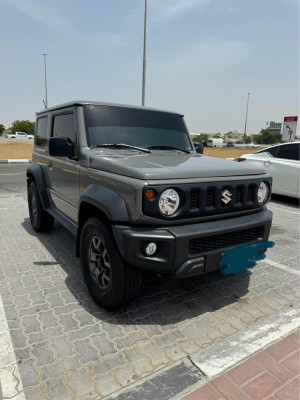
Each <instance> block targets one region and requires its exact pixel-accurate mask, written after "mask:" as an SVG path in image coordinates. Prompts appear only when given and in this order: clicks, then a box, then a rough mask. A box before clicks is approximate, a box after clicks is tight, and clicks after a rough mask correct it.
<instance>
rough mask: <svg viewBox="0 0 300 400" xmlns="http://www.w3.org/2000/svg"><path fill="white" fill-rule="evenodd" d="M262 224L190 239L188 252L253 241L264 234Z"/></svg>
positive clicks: (204, 250) (200, 251)
mask: <svg viewBox="0 0 300 400" xmlns="http://www.w3.org/2000/svg"><path fill="white" fill-rule="evenodd" d="M264 229H265V228H264V226H259V227H255V228H249V229H243V230H241V231H236V232H229V233H222V234H219V235H213V236H207V237H200V238H197V239H191V240H190V242H189V254H201V253H206V252H208V251H212V250H218V249H223V248H226V247H231V246H236V245H239V244H243V243H249V242H253V241H255V240H257V239H259V238H262V237H263V236H264Z"/></svg>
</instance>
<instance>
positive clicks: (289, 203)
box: [271, 193, 300, 209]
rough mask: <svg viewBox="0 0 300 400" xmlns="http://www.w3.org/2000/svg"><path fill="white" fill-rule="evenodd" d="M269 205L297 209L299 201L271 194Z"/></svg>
mask: <svg viewBox="0 0 300 400" xmlns="http://www.w3.org/2000/svg"><path fill="white" fill-rule="evenodd" d="M271 203H275V204H281V205H282V204H284V205H285V206H287V207H291V208H296V209H298V208H299V205H300V199H296V198H295V197H288V196H283V195H281V194H274V193H272V199H271Z"/></svg>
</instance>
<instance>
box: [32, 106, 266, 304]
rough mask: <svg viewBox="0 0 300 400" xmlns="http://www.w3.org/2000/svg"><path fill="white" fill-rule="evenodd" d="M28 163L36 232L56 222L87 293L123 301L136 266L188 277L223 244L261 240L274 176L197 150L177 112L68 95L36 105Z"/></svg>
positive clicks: (215, 261)
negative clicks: (67, 235)
mask: <svg viewBox="0 0 300 400" xmlns="http://www.w3.org/2000/svg"><path fill="white" fill-rule="evenodd" d="M34 143H35V146H34V151H33V155H32V161H33V163H32V164H31V165H30V167H29V168H28V170H27V184H28V204H29V213H30V219H31V223H32V226H33V228H34V229H35V230H36V231H48V230H50V229H51V227H52V225H53V222H54V220H55V219H56V220H57V221H59V222H60V223H61V224H62V225H63V226H64V227H66V228H67V229H68V230H69V231H70V232H72V233H73V234H74V235H75V236H76V238H77V241H76V253H77V255H78V256H80V259H81V263H82V267H83V273H84V278H85V281H86V284H87V287H88V289H89V291H90V293H91V295H92V296H93V297H94V298H95V300H96V301H97V302H99V303H100V304H101V305H103V306H104V307H107V308H116V307H120V306H122V305H124V304H127V303H129V302H130V301H131V300H132V299H133V298H134V297H135V296H136V294H137V293H138V291H139V288H140V285H141V277H142V271H143V270H148V271H153V272H155V273H157V274H160V275H163V276H169V277H174V278H185V277H192V276H196V275H200V274H203V273H207V272H210V271H216V270H219V268H220V262H221V260H222V256H223V254H224V252H225V251H227V250H228V249H229V250H230V249H236V248H239V247H240V246H245V245H251V244H254V243H258V242H263V241H266V240H267V239H268V237H269V231H270V226H271V220H272V213H271V212H270V211H268V210H267V208H266V203H267V202H268V201H269V199H270V195H271V178H270V176H269V175H267V174H266V173H265V170H264V169H260V168H259V169H258V168H256V169H254V168H249V167H247V166H244V165H241V164H237V163H232V162H231V161H227V160H221V159H218V158H212V157H205V156H203V155H202V154H198V153H197V152H196V151H195V149H194V147H193V144H192V142H191V139H190V136H189V133H188V130H187V128H186V125H185V122H184V119H183V116H182V115H181V114H177V113H173V112H167V111H161V110H155V109H148V108H141V107H131V106H121V105H114V104H106V103H96V102H87V101H74V102H71V103H67V104H63V105H60V106H57V107H52V108H48V109H46V110H43V111H41V112H38V113H37V120H36V132H35V139H34Z"/></svg>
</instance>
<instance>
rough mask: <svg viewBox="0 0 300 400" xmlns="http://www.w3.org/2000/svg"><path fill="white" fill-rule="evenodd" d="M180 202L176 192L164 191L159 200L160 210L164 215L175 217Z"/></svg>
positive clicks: (171, 190) (172, 190)
mask: <svg viewBox="0 0 300 400" xmlns="http://www.w3.org/2000/svg"><path fill="white" fill-rule="evenodd" d="M179 202H180V201H179V194H178V193H177V192H176V190H174V189H167V190H164V191H163V192H162V194H161V195H160V198H159V203H158V204H159V210H160V212H161V213H162V214H163V215H173V214H175V212H176V211H177V209H178V207H179Z"/></svg>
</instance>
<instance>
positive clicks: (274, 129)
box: [269, 121, 282, 135]
mask: <svg viewBox="0 0 300 400" xmlns="http://www.w3.org/2000/svg"><path fill="white" fill-rule="evenodd" d="M281 127H282V123H281V122H274V121H270V126H269V130H270V134H271V135H281Z"/></svg>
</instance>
